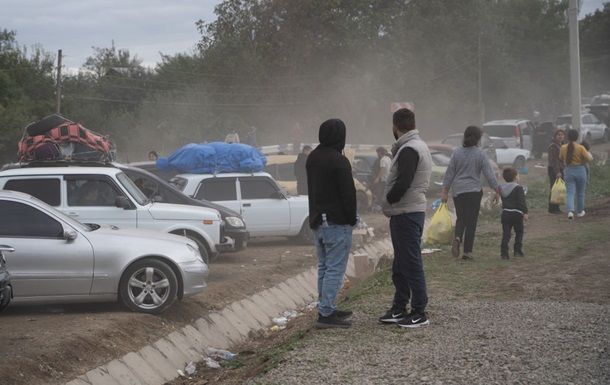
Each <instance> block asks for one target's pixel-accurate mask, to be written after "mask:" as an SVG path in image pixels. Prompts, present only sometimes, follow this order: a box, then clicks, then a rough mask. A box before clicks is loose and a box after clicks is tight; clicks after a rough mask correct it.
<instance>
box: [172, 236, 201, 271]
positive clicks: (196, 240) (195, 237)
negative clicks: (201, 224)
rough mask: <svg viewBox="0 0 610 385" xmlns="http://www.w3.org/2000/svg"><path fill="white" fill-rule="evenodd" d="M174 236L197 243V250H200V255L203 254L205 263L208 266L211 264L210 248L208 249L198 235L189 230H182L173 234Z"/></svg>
mask: <svg viewBox="0 0 610 385" xmlns="http://www.w3.org/2000/svg"><path fill="white" fill-rule="evenodd" d="M172 234H176V235H181V236H183V237H187V238H188V239H190V240H191V241H193V242H195V243H196V244H197V248H199V254H201V258H202V259H203V262H205V263H206V264H209V263H210V252H209V251H208V248H207V247H206V245H205V243H204V241H202V240H201V238H200V237H199V236H198V235H197V234H194V233H191V232H189V231H187V230H180V231H178V232H173V233H172Z"/></svg>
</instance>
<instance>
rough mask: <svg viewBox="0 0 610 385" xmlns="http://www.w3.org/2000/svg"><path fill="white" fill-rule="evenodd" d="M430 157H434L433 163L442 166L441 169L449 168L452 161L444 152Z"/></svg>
mask: <svg viewBox="0 0 610 385" xmlns="http://www.w3.org/2000/svg"><path fill="white" fill-rule="evenodd" d="M430 155H432V162H433V163H434V164H435V165H437V166H441V167H447V166H449V162H450V161H451V158H449V157H448V156H447V155H445V154H443V153H442V152H433V153H431V154H430Z"/></svg>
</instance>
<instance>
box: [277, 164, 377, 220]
mask: <svg viewBox="0 0 610 385" xmlns="http://www.w3.org/2000/svg"><path fill="white" fill-rule="evenodd" d="M296 160H297V157H296V155H269V156H267V165H266V166H265V172H268V173H269V174H270V175H271V176H272V177H273V178H274V179H275V180H276V181H277V183H278V184H279V185H280V186H281V187H282V188H283V189H284V190H285V191H286V192H288V194H290V195H297V179H296V176H295V175H294V163H295V162H296ZM354 185H355V186H356V200H357V203H358V211H360V212H363V211H367V210H369V209H370V208H371V206H372V204H373V194H372V193H371V190H369V189H368V188H367V187H366V186H365V184H364V183H362V182H361V181H359V180H358V179H357V178H354Z"/></svg>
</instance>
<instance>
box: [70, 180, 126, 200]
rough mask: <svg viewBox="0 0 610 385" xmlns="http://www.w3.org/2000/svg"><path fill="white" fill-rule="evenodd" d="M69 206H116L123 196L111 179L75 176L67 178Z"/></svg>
mask: <svg viewBox="0 0 610 385" xmlns="http://www.w3.org/2000/svg"><path fill="white" fill-rule="evenodd" d="M67 189H68V206H111V207H115V206H116V198H117V196H123V194H121V193H120V192H119V191H118V189H117V188H116V187H115V186H113V185H112V184H111V183H110V182H109V181H107V180H103V179H100V178H87V177H73V178H70V179H68V180H67Z"/></svg>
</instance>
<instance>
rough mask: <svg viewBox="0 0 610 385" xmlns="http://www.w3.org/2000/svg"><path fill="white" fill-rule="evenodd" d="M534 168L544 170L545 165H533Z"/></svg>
mask: <svg viewBox="0 0 610 385" xmlns="http://www.w3.org/2000/svg"><path fill="white" fill-rule="evenodd" d="M534 168H546V166H545V165H543V164H540V163H536V164H535V165H534Z"/></svg>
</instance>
